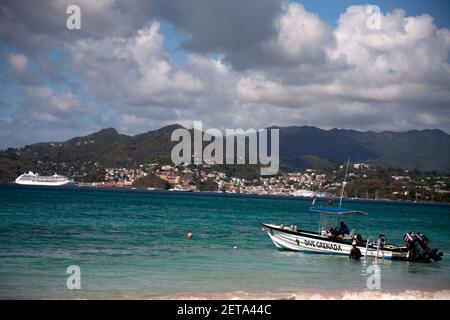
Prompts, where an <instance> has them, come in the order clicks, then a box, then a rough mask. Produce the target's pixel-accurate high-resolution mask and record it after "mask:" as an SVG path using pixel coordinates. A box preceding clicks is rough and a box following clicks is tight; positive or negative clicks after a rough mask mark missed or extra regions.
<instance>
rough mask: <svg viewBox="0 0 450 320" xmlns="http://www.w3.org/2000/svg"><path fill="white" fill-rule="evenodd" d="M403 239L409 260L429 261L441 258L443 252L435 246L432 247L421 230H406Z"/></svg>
mask: <svg viewBox="0 0 450 320" xmlns="http://www.w3.org/2000/svg"><path fill="white" fill-rule="evenodd" d="M403 241H404V242H405V244H406V247H407V248H408V260H409V261H421V262H431V260H434V261H436V262H437V261H439V260H442V256H443V253H442V252H439V250H438V249H437V248H435V249H433V248H432V247H431V246H430V244H429V239H428V238H427V237H426V236H425V235H424V234H423V233H421V232H408V233H406V234H405V237H404V238H403Z"/></svg>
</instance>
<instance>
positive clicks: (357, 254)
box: [348, 240, 362, 260]
mask: <svg viewBox="0 0 450 320" xmlns="http://www.w3.org/2000/svg"><path fill="white" fill-rule="evenodd" d="M348 257H349V258H350V259H355V260H359V258H361V257H362V254H361V250H359V248H358V247H357V246H356V240H354V241H353V242H352V249H351V250H350V255H349V256H348Z"/></svg>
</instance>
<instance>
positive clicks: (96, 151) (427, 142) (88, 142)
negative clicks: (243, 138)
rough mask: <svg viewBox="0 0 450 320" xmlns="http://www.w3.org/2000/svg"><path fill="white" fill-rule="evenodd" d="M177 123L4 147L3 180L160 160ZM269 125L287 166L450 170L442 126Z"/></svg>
mask: <svg viewBox="0 0 450 320" xmlns="http://www.w3.org/2000/svg"><path fill="white" fill-rule="evenodd" d="M178 128H184V127H183V126H181V125H179V124H171V125H168V126H164V127H162V128H159V129H156V130H150V131H147V132H143V133H140V134H136V135H126V134H121V133H119V132H118V131H117V130H116V129H115V128H112V127H110V128H103V129H101V130H99V131H96V132H93V133H91V134H88V135H85V136H79V137H74V138H71V139H68V140H65V141H61V142H40V143H35V144H31V145H26V146H24V147H22V148H8V149H4V150H1V151H0V180H2V181H5V179H11V178H12V177H13V176H14V175H17V174H18V173H20V172H21V171H25V170H30V169H34V168H35V167H36V165H37V163H39V162H45V161H47V162H54V163H69V164H73V163H83V162H89V163H91V162H98V163H100V164H101V165H102V166H104V167H118V166H123V167H131V166H136V165H139V164H142V163H147V162H150V161H154V160H156V159H160V160H161V159H162V160H164V161H166V162H169V161H170V153H171V150H172V148H173V146H174V145H176V144H177V143H178V142H176V141H171V139H170V137H171V133H172V132H173V130H175V129H178ZM270 128H273V129H274V128H278V129H279V130H280V163H281V168H282V169H285V170H293V169H299V168H304V167H307V166H311V165H312V164H314V162H318V163H321V165H323V164H327V163H329V164H339V163H343V162H345V161H346V160H347V159H348V158H351V160H352V162H365V163H368V164H372V165H379V166H384V167H391V168H402V169H418V170H422V171H438V172H443V171H449V170H450V135H448V134H447V133H446V132H444V131H442V130H440V129H424V130H409V131H405V132H394V131H382V132H375V131H357V130H353V129H339V128H333V129H328V130H325V129H320V128H317V127H313V126H289V127H279V126H271V127H269V129H270ZM190 130H191V132H192V129H190ZM27 168H28V169H27Z"/></svg>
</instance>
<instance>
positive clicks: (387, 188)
mask: <svg viewBox="0 0 450 320" xmlns="http://www.w3.org/2000/svg"><path fill="white" fill-rule="evenodd" d="M91 165H93V166H94V167H100V164H95V163H94V164H91ZM345 171H346V164H341V165H339V166H336V167H332V168H321V169H317V168H316V169H313V168H310V169H308V168H307V169H303V170H296V171H293V172H281V173H280V174H279V175H277V176H271V177H264V176H261V177H257V176H255V177H250V178H248V177H247V178H244V177H239V176H235V175H233V174H230V173H229V172H225V171H220V170H217V168H216V167H214V166H210V165H199V166H195V165H186V166H185V165H180V166H176V167H175V166H171V165H167V164H160V163H158V162H153V163H148V164H142V165H139V166H137V167H136V168H126V167H124V168H104V169H102V172H104V175H103V176H98V177H97V180H96V181H92V182H81V181H82V180H83V179H80V182H78V184H79V185H80V186H95V187H120V188H142V189H148V190H155V189H164V190H169V191H184V192H199V191H208V192H224V193H233V194H257V195H278V196H300V197H339V196H340V193H341V190H342V184H343V180H344V175H345ZM344 196H345V197H347V198H355V199H358V198H361V199H375V200H378V199H380V200H381V199H384V200H411V201H437V202H450V177H449V176H446V175H439V174H437V173H421V172H419V171H409V170H401V169H386V168H382V167H375V166H374V167H372V166H371V165H369V164H365V163H353V164H350V167H349V170H348V175H347V178H346V186H345V194H344Z"/></svg>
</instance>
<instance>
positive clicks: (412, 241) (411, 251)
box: [262, 206, 443, 262]
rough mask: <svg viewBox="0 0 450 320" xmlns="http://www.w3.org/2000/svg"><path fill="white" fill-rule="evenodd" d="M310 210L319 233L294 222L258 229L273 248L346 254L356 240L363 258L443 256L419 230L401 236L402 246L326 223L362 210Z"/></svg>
mask: <svg viewBox="0 0 450 320" xmlns="http://www.w3.org/2000/svg"><path fill="white" fill-rule="evenodd" d="M310 211H311V212H315V213H320V225H319V232H314V231H305V230H300V229H298V227H297V226H295V225H292V226H289V227H286V226H283V225H275V224H266V223H263V224H262V228H263V230H265V231H267V234H268V235H269V237H270V239H271V240H272V242H273V243H274V245H275V247H277V248H279V249H282V250H290V251H302V252H306V253H325V254H334V255H344V256H349V254H350V250H351V249H352V243H353V242H355V241H356V243H357V245H356V246H357V248H358V249H360V251H361V253H362V255H363V256H365V257H374V258H379V259H390V260H409V261H424V262H429V261H431V260H434V261H439V260H441V257H442V255H443V254H442V253H441V252H439V251H438V249H433V248H432V247H431V246H430V245H429V240H428V238H426V237H425V236H424V235H423V234H422V233H420V232H408V233H407V234H405V237H404V241H405V245H403V246H398V245H393V244H388V243H385V242H384V235H381V236H380V237H379V238H378V239H374V240H372V241H370V239H366V240H363V239H362V237H361V236H360V235H359V234H356V233H354V232H352V233H351V234H344V233H342V232H341V231H340V230H339V229H337V228H333V227H332V225H333V224H330V221H334V222H336V221H337V218H338V217H341V216H343V215H361V216H364V215H367V213H365V212H361V211H356V210H351V209H345V208H340V207H333V206H313V207H310ZM334 225H336V224H334Z"/></svg>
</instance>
